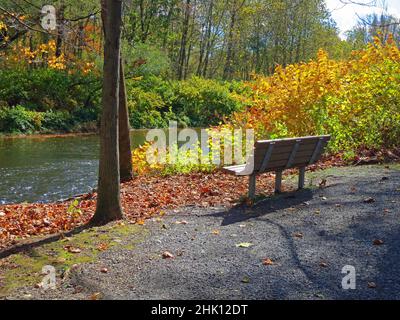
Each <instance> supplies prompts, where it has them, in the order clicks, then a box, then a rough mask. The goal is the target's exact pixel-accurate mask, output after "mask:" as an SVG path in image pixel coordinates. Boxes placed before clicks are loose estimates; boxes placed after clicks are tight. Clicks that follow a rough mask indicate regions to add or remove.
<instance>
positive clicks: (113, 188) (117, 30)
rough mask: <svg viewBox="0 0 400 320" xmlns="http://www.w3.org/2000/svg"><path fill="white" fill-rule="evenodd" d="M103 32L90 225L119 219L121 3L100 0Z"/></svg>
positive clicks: (120, 210) (121, 215)
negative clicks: (93, 206) (96, 164)
mask: <svg viewBox="0 0 400 320" xmlns="http://www.w3.org/2000/svg"><path fill="white" fill-rule="evenodd" d="M101 10H102V12H101V13H102V19H103V29H104V65H103V94H102V108H103V110H102V115H101V125H100V162H99V181H98V189H97V206H96V212H95V214H94V216H93V218H92V220H91V223H92V224H104V223H107V222H109V221H112V220H117V219H121V218H122V217H123V214H122V208H121V199H120V172H119V153H118V152H119V151H118V150H119V145H118V106H119V76H120V42H121V24H122V1H121V0H102V1H101Z"/></svg>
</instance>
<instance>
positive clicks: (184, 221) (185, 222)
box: [175, 220, 188, 224]
mask: <svg viewBox="0 0 400 320" xmlns="http://www.w3.org/2000/svg"><path fill="white" fill-rule="evenodd" d="M175 223H176V224H188V222H187V221H186V220H182V221H176V222H175Z"/></svg>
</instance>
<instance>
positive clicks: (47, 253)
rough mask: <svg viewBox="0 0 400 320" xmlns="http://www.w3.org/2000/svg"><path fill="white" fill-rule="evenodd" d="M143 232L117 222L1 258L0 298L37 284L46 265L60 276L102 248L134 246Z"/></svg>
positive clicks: (135, 226) (127, 247)
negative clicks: (75, 250)
mask: <svg viewBox="0 0 400 320" xmlns="http://www.w3.org/2000/svg"><path fill="white" fill-rule="evenodd" d="M146 234H147V231H146V229H145V228H144V227H143V226H139V225H133V224H125V223H124V224H121V223H116V224H112V225H107V226H103V227H94V228H90V229H86V230H84V231H82V232H81V233H78V234H76V235H74V236H72V237H70V238H64V239H62V240H58V241H54V242H51V243H47V244H44V245H41V246H39V247H36V248H32V247H31V248H29V249H27V250H25V251H23V252H21V253H16V254H13V255H10V256H9V257H7V258H5V259H3V260H2V261H0V267H1V268H0V297H4V296H7V295H9V294H10V293H12V292H13V291H15V290H18V289H21V288H24V287H32V286H35V285H37V284H38V283H40V282H41V281H42V279H43V277H44V275H43V274H42V268H43V267H44V266H45V265H51V266H53V267H54V268H55V269H56V274H57V278H58V279H62V278H63V277H64V276H65V275H66V274H68V271H69V270H70V269H71V268H72V267H73V266H74V265H77V264H81V263H89V262H94V261H95V260H96V258H97V257H98V255H99V254H101V253H102V252H103V251H106V250H109V249H111V248H114V247H119V248H122V249H127V250H132V249H134V247H135V245H136V244H137V243H139V242H141V241H142V240H143V239H144V238H145V236H146ZM128 236H129V240H128V239H127V237H128ZM68 247H69V248H78V249H79V250H80V252H77V253H72V252H71V250H68Z"/></svg>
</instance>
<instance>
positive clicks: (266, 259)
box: [262, 258, 274, 266]
mask: <svg viewBox="0 0 400 320" xmlns="http://www.w3.org/2000/svg"><path fill="white" fill-rule="evenodd" d="M262 264H263V265H264V266H272V265H273V264H274V262H273V261H272V260H271V259H270V258H265V259H263V261H262Z"/></svg>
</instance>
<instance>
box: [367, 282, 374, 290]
mask: <svg viewBox="0 0 400 320" xmlns="http://www.w3.org/2000/svg"><path fill="white" fill-rule="evenodd" d="M368 288H370V289H375V288H376V283H375V282H368Z"/></svg>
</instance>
